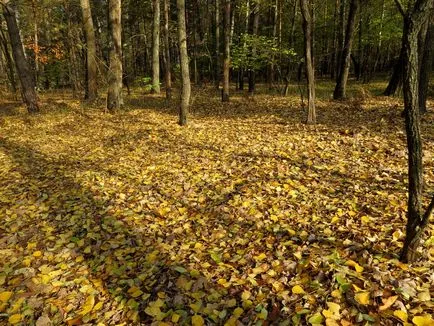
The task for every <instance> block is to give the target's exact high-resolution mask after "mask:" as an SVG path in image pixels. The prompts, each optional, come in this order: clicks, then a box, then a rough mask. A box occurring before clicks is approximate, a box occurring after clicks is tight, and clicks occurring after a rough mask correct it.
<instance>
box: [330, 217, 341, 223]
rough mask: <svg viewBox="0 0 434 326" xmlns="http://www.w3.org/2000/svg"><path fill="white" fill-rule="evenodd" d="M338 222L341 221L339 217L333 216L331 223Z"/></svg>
mask: <svg viewBox="0 0 434 326" xmlns="http://www.w3.org/2000/svg"><path fill="white" fill-rule="evenodd" d="M337 222H339V217H338V216H333V218H332V220H331V222H330V223H332V224H335V223H337Z"/></svg>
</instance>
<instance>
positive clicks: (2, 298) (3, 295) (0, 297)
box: [0, 291, 13, 302]
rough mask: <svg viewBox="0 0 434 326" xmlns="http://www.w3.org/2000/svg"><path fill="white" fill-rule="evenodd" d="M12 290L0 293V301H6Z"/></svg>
mask: <svg viewBox="0 0 434 326" xmlns="http://www.w3.org/2000/svg"><path fill="white" fill-rule="evenodd" d="M12 294H13V292H11V291H5V292H2V293H0V301H1V302H8V301H9V299H10V297H11V296H12Z"/></svg>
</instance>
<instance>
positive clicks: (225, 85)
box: [222, 0, 231, 102]
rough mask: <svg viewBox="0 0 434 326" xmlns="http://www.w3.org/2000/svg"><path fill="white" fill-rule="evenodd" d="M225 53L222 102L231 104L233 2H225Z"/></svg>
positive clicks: (228, 0)
mask: <svg viewBox="0 0 434 326" xmlns="http://www.w3.org/2000/svg"><path fill="white" fill-rule="evenodd" d="M224 32H225V52H224V60H223V91H222V102H229V77H230V76H229V69H230V67H229V65H230V43H231V0H225V16H224Z"/></svg>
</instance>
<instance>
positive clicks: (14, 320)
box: [8, 314, 23, 325]
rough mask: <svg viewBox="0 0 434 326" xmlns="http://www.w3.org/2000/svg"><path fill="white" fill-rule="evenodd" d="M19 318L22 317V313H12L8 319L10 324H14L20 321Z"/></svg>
mask: <svg viewBox="0 0 434 326" xmlns="http://www.w3.org/2000/svg"><path fill="white" fill-rule="evenodd" d="M21 319H23V315H21V314H14V315H12V316H10V317H9V319H8V321H9V323H11V324H12V325H14V324H18V323H19V322H20V321H21Z"/></svg>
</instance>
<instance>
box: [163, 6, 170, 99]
mask: <svg viewBox="0 0 434 326" xmlns="http://www.w3.org/2000/svg"><path fill="white" fill-rule="evenodd" d="M164 51H165V52H164V53H165V56H164V57H165V68H166V74H165V83H166V98H167V99H168V100H170V99H171V98H172V73H171V70H172V63H171V58H170V43H169V0H164Z"/></svg>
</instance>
